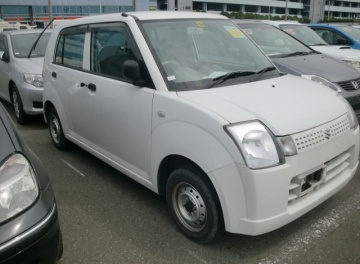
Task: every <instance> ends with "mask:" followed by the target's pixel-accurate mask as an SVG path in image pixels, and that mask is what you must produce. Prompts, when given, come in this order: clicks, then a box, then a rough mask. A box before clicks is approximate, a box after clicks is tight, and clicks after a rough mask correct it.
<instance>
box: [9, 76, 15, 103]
mask: <svg viewBox="0 0 360 264" xmlns="http://www.w3.org/2000/svg"><path fill="white" fill-rule="evenodd" d="M14 85H16V83H15V82H14V81H13V80H10V81H9V85H8V92H9V98H10V102H12V98H11V90H12V89H13V87H14Z"/></svg>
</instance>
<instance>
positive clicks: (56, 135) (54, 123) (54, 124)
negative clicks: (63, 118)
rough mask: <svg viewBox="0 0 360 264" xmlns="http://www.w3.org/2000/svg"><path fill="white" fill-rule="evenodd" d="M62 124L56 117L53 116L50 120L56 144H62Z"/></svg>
mask: <svg viewBox="0 0 360 264" xmlns="http://www.w3.org/2000/svg"><path fill="white" fill-rule="evenodd" d="M60 131H61V130H60V123H59V120H58V119H57V118H56V117H55V116H52V117H51V119H50V132H51V136H52V138H53V139H54V141H55V142H56V143H59V142H60V136H61V132H60Z"/></svg>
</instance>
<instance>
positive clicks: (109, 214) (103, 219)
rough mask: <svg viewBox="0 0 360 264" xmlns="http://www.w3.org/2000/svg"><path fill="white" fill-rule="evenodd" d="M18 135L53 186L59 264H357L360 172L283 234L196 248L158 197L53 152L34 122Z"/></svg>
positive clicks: (86, 160) (228, 237) (87, 162)
mask: <svg viewBox="0 0 360 264" xmlns="http://www.w3.org/2000/svg"><path fill="white" fill-rule="evenodd" d="M4 105H5V107H6V108H7V109H8V112H9V113H10V115H11V116H12V117H13V120H15V118H14V113H13V111H12V108H11V106H10V105H8V104H6V103H4ZM14 122H15V121H14ZM17 128H18V130H19V133H20V135H21V136H22V137H23V138H24V139H25V141H26V142H27V144H28V145H29V147H30V148H31V149H32V150H33V151H34V152H35V153H36V154H37V155H38V156H39V157H40V159H41V160H42V162H43V164H44V166H45V168H46V169H47V171H48V173H49V176H50V179H51V181H52V186H53V189H54V192H55V195H56V199H57V203H58V207H59V208H58V210H59V215H60V224H61V229H62V232H63V239H64V255H63V258H62V260H61V261H60V262H59V264H77V263H84V264H98V263H99V264H100V263H102V264H118V263H130V264H131V263H154V264H155V263H174V264H180V263H193V264H197V263H199V264H204V263H208V264H210V263H214V264H215V263H216V264H217V263H229V264H231V263H244V264H247V263H249V264H253V263H257V264H273V263H300V264H302V263H304V264H305V263H306V264H309V263H327V264H331V263H336V264H338V263H346V264H348V263H360V170H358V172H357V173H356V175H355V176H354V178H353V179H352V180H351V182H350V183H349V184H348V185H347V186H346V187H345V188H343V189H342V190H341V191H340V192H338V193H337V194H336V195H335V196H333V197H332V198H330V199H329V200H327V201H326V202H324V203H323V204H321V205H320V206H318V207H317V208H315V209H314V210H312V211H310V212H309V213H308V214H306V215H304V216H303V217H301V218H299V219H297V220H296V221H294V222H292V223H290V224H289V225H287V226H285V227H283V228H280V229H278V230H276V231H273V232H271V233H268V234H264V235H261V236H257V237H250V236H244V235H235V234H229V233H227V234H225V235H224V236H223V237H222V238H221V239H220V240H219V241H217V242H215V243H212V244H210V245H200V244H196V243H194V242H192V241H190V240H188V239H187V238H186V237H184V236H183V235H182V234H181V233H180V232H179V231H178V230H177V228H176V226H175V224H174V221H173V220H172V219H171V217H170V214H169V213H168V211H167V206H166V201H165V199H164V197H160V196H158V195H157V194H155V193H153V192H151V191H150V190H148V189H146V188H145V187H143V186H141V185H140V184H138V183H136V182H135V181H133V180H131V179H129V178H128V177H126V176H125V175H123V174H121V173H120V172H118V171H116V170H115V169H113V168H111V167H110V166H108V165H107V164H105V163H103V162H102V161H100V160H98V159H97V158H95V157H93V156H92V155H90V154H88V153H87V152H85V151H83V150H82V149H80V148H78V147H76V146H73V147H71V149H70V150H68V151H65V152H64V151H59V150H57V149H55V148H54V147H53V145H52V142H51V139H50V136H49V132H48V129H47V126H46V125H45V123H44V122H43V120H42V118H41V117H38V118H34V120H33V121H32V122H31V123H30V124H27V125H24V126H21V125H17Z"/></svg>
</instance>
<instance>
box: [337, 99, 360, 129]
mask: <svg viewBox="0 0 360 264" xmlns="http://www.w3.org/2000/svg"><path fill="white" fill-rule="evenodd" d="M339 98H340V100H341V101H342V102H343V103H344V104H345V106H346V108H347V110H348V111H347V113H346V115H347V118H348V120H349V123H350V127H351V128H352V129H356V128H357V127H358V125H359V121H358V119H357V116H356V114H355V112H354V109H353V108H352V107H351V105H350V104H349V102H348V101H347V100H346V99H345V98H344V97H342V96H341V95H339Z"/></svg>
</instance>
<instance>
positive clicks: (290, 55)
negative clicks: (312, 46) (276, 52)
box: [281, 51, 313, 58]
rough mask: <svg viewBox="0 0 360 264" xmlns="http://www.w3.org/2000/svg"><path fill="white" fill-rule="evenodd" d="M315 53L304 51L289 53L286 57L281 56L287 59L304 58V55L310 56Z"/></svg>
mask: <svg viewBox="0 0 360 264" xmlns="http://www.w3.org/2000/svg"><path fill="white" fill-rule="evenodd" d="M311 53H313V52H303V51H301V52H300V51H297V52H293V53H289V54H286V55H284V56H281V58H286V57H292V56H304V55H309V54H311Z"/></svg>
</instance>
